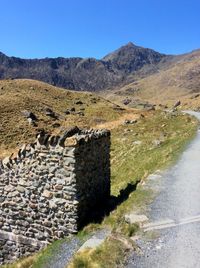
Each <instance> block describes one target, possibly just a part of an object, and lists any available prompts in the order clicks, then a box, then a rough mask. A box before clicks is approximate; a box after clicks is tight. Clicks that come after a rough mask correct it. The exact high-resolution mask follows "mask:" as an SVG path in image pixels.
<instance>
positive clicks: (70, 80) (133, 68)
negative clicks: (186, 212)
mask: <svg viewBox="0 0 200 268" xmlns="http://www.w3.org/2000/svg"><path fill="white" fill-rule="evenodd" d="M108 55H109V56H108ZM108 55H106V56H105V57H103V58H102V59H100V60H97V59H95V58H81V57H71V58H64V57H57V58H43V59H37V58H36V59H21V58H18V57H13V56H12V57H8V56H6V55H5V54H3V53H2V52H0V79H6V78H27V79H35V80H40V81H43V82H47V83H49V84H52V85H55V86H60V87H63V88H69V89H73V90H74V89H75V90H87V91H99V90H102V89H106V88H113V87H115V86H117V85H119V84H120V83H122V82H124V80H126V77H127V75H129V74H131V73H133V72H137V71H138V70H140V69H142V68H143V67H144V66H149V65H150V66H151V65H152V67H153V66H154V65H156V64H158V63H159V62H160V61H161V60H162V59H163V58H165V57H166V55H165V54H161V53H159V52H156V51H154V50H151V49H147V48H143V47H139V46H136V45H134V44H133V43H131V42H129V43H128V44H126V45H124V46H122V47H121V48H119V49H117V50H115V51H114V52H111V53H110V54H108Z"/></svg>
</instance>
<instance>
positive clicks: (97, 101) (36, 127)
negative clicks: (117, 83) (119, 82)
mask: <svg viewBox="0 0 200 268" xmlns="http://www.w3.org/2000/svg"><path fill="white" fill-rule="evenodd" d="M0 103H1V105H0V158H1V157H2V156H7V155H8V154H9V153H10V152H13V149H15V148H16V147H17V146H21V145H22V144H23V143H25V142H26V143H27V142H30V141H33V140H34V139H35V135H36V133H38V132H39V131H41V130H42V129H44V130H45V131H48V132H50V133H59V132H60V131H61V132H62V131H63V130H64V129H65V128H66V127H68V126H73V125H78V126H80V127H91V126H95V125H97V124H101V125H102V127H104V125H103V124H105V123H106V122H108V121H112V120H117V119H118V118H119V117H120V116H122V115H123V114H124V111H122V110H120V109H119V107H117V106H116V105H114V104H112V103H111V102H109V101H106V100H105V99H102V98H100V97H98V96H97V95H94V94H91V93H79V92H73V91H69V90H64V89H60V88H56V87H53V86H50V85H48V84H45V83H42V82H38V81H34V80H2V81H0ZM30 112H31V113H32V114H33V115H34V116H35V117H36V118H37V120H33V121H32V122H31V121H30V119H29V117H32V118H33V117H34V116H33V115H32V116H30V114H29V113H30ZM33 119H34V118H33Z"/></svg>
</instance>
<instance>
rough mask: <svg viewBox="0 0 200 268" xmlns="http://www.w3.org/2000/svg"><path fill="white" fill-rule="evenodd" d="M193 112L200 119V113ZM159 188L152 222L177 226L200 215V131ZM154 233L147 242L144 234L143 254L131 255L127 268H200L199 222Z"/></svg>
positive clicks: (160, 183) (163, 178) (150, 213)
mask: <svg viewBox="0 0 200 268" xmlns="http://www.w3.org/2000/svg"><path fill="white" fill-rule="evenodd" d="M191 113H192V114H193V115H195V116H196V117H197V118H198V119H199V120H200V113H196V112H191ZM154 183H155V182H154ZM158 185H159V192H160V194H159V195H158V196H157V198H156V199H155V201H154V202H153V203H152V205H151V207H150V212H149V215H148V217H149V219H150V222H160V221H163V220H170V219H171V220H173V221H174V222H176V223H178V222H179V221H180V220H181V219H184V218H188V217H194V216H199V215H200V132H199V131H198V133H197V136H196V138H195V139H194V140H193V142H192V143H191V144H190V145H189V146H188V148H187V149H186V150H185V152H184V153H183V154H182V156H181V158H180V160H179V161H178V162H177V164H176V165H175V166H174V167H172V168H171V169H170V170H168V171H167V172H166V173H165V174H163V176H162V177H161V178H160V179H159V181H158ZM158 232H159V233H158ZM155 234H156V235H157V236H158V237H157V238H154V239H150V240H148V239H146V238H145V237H147V235H145V236H144V237H143V238H141V239H140V240H139V241H138V242H137V243H138V246H139V247H140V249H141V254H140V255H137V254H136V253H132V255H131V256H130V258H129V260H128V264H127V267H128V268H132V267H142V268H151V267H152V268H156V267H158V268H161V267H162V268H194V267H195V268H196V267H200V222H199V221H198V222H191V223H187V224H183V225H177V226H175V227H171V228H167V229H163V230H160V231H156V233H155ZM155 234H154V235H155Z"/></svg>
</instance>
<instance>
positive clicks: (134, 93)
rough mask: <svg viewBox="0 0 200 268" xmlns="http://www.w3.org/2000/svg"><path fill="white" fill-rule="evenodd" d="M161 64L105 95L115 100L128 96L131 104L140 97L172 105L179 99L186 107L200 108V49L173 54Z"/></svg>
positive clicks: (120, 100)
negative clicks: (149, 72)
mask: <svg viewBox="0 0 200 268" xmlns="http://www.w3.org/2000/svg"><path fill="white" fill-rule="evenodd" d="M158 67H159V69H158V70H157V71H155V72H154V73H153V74H150V75H148V76H146V77H143V78H141V79H135V80H134V81H133V80H132V81H131V80H130V82H128V83H124V85H122V86H119V87H117V88H116V89H115V90H114V91H112V92H105V91H104V93H103V94H104V95H106V96H107V97H108V98H110V99H112V100H113V101H118V102H123V101H124V100H127V99H128V102H129V105H130V106H131V105H133V106H134V103H139V102H140V101H141V100H142V101H149V102H151V103H155V104H160V103H161V104H169V105H170V104H173V103H174V102H175V101H176V100H177V99H180V100H181V101H182V104H183V105H184V106H185V107H188V108H197V107H200V50H195V51H193V52H191V53H188V54H184V55H180V56H174V57H172V58H171V59H170V60H168V61H166V62H165V63H164V62H163V63H162V65H161V64H159V65H158Z"/></svg>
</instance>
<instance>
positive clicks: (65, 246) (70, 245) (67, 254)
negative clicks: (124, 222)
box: [44, 229, 110, 268]
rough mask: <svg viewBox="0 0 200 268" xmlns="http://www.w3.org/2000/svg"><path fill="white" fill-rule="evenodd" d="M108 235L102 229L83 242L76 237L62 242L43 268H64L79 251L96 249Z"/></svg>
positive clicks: (108, 231) (108, 233)
mask: <svg viewBox="0 0 200 268" xmlns="http://www.w3.org/2000/svg"><path fill="white" fill-rule="evenodd" d="M108 235H110V230H107V229H102V230H99V231H97V232H96V233H95V234H93V235H92V234H91V236H90V237H89V238H88V239H87V240H86V241H85V242H84V241H83V240H80V239H79V238H77V237H74V238H72V239H71V240H70V241H64V242H63V243H62V244H61V245H60V246H59V249H57V250H56V252H55V253H54V255H53V256H52V257H51V258H50V259H49V260H48V263H46V264H45V265H44V268H66V267H67V265H68V264H69V262H70V261H71V259H72V257H73V255H74V254H75V253H76V252H77V251H78V250H80V248H81V249H83V248H86V247H87V246H89V247H93V248H94V247H96V246H98V245H100V244H101V243H102V242H103V241H104V240H105V238H106V237H107V236H108ZM91 242H92V243H91Z"/></svg>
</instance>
